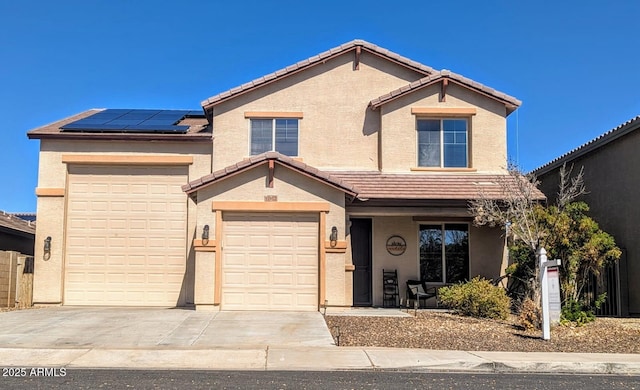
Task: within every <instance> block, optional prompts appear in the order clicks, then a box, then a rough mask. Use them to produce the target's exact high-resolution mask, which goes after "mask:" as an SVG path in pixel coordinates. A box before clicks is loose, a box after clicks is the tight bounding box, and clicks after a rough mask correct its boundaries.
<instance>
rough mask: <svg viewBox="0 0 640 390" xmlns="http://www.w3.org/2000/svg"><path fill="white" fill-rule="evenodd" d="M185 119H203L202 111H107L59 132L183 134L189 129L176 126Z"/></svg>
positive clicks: (70, 125)
mask: <svg viewBox="0 0 640 390" xmlns="http://www.w3.org/2000/svg"><path fill="white" fill-rule="evenodd" d="M186 117H199V118H203V117H204V114H203V113H202V111H190V110H141V109H107V110H103V111H100V112H98V113H95V114H93V115H90V116H88V117H86V118H82V119H79V120H77V121H75V122H71V123H68V124H66V125H64V126H62V127H61V129H62V131H75V132H92V133H93V132H96V133H102V132H113V133H174V134H184V133H186V132H187V130H189V126H179V125H177V123H179V122H180V121H181V120H182V119H184V118H186Z"/></svg>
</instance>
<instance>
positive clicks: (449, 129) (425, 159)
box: [418, 119, 468, 168]
mask: <svg viewBox="0 0 640 390" xmlns="http://www.w3.org/2000/svg"><path fill="white" fill-rule="evenodd" d="M467 146H468V143H467V120H466V119H418V166H420V167H436V168H467V167H468V147H467Z"/></svg>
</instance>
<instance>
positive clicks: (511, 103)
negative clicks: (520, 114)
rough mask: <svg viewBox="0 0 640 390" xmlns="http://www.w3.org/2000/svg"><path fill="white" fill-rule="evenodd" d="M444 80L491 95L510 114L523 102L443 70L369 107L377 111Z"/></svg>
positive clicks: (383, 96)
mask: <svg viewBox="0 0 640 390" xmlns="http://www.w3.org/2000/svg"><path fill="white" fill-rule="evenodd" d="M442 79H448V80H451V81H453V82H455V83H457V84H459V85H461V86H463V87H466V88H469V89H472V90H474V91H477V92H481V93H484V94H486V95H489V96H490V97H492V98H494V99H496V100H499V101H501V102H503V103H505V104H506V105H507V108H508V109H509V110H510V111H509V113H511V112H513V111H514V110H515V109H516V108H518V107H519V106H520V105H521V104H522V102H521V101H520V100H518V99H516V98H514V97H513V96H509V95H507V94H505V93H503V92H500V91H497V90H495V89H493V88H491V87H487V86H486V85H484V84H481V83H478V82H476V81H473V80H471V79H470V78H467V77H464V76H462V75H460V74H457V73H453V72H451V71H449V70H446V69H444V70H442V71H440V72H437V73H434V74H432V75H429V76H427V77H423V78H421V79H420V80H417V81H414V82H412V83H411V84H408V85H405V86H403V87H401V88H398V89H396V90H394V91H391V92H389V93H387V94H385V95H382V96H380V97H378V98H376V99H373V100H372V101H371V102H369V105H370V106H371V107H372V108H373V109H376V108H378V107H380V106H382V105H383V104H385V103H387V102H390V101H392V100H394V99H397V98H398V97H400V96H402V95H405V94H408V93H411V92H414V91H417V90H419V89H422V88H425V87H427V86H429V85H433V84H435V83H437V82H438V81H440V80H442Z"/></svg>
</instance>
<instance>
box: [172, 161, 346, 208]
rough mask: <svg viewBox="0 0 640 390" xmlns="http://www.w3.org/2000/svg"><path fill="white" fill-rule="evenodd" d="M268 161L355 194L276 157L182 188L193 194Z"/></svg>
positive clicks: (188, 193)
mask: <svg viewBox="0 0 640 390" xmlns="http://www.w3.org/2000/svg"><path fill="white" fill-rule="evenodd" d="M269 161H274V162H275V163H277V164H279V165H282V166H284V167H287V168H289V169H291V170H294V171H296V172H298V173H299V174H302V175H304V176H306V177H309V178H310V179H313V180H316V181H319V182H321V183H323V184H325V185H327V186H330V187H333V188H335V189H337V190H339V191H341V192H344V193H345V194H346V195H348V196H349V197H351V198H355V197H356V195H357V192H355V191H353V190H351V189H349V188H346V187H343V186H340V185H339V184H337V183H333V182H331V181H330V180H326V179H324V178H323V177H321V176H318V175H314V174H312V173H311V172H307V171H305V170H304V169H301V168H299V167H297V166H295V165H293V164H288V163H287V162H286V161H282V160H278V159H277V158H273V157H269V158H265V159H264V160H260V161H257V162H255V163H252V164H249V165H246V166H244V167H242V168H240V169H237V170H235V171H233V172H229V173H228V174H225V175H223V176H220V177H214V178H212V179H211V180H209V181H207V182H202V183H199V184H196V185H191V184H190V183H189V184H186V185H184V186H182V190H183V191H184V192H185V193H186V194H187V195H191V194H193V193H195V192H198V191H200V190H201V189H203V188H205V187H208V186H210V185H213V184H214V183H217V182H219V181H222V180H225V179H227V178H230V177H232V176H235V175H238V174H240V173H243V172H246V171H249V170H251V169H254V168H257V167H259V166H262V165H265V164H267V163H268V162H269ZM196 182H197V180H196Z"/></svg>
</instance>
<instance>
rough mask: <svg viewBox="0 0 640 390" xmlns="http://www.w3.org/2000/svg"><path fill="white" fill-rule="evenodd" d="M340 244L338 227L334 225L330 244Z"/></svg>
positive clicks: (332, 245)
mask: <svg viewBox="0 0 640 390" xmlns="http://www.w3.org/2000/svg"><path fill="white" fill-rule="evenodd" d="M337 244H338V228H337V227H335V226H333V227H332V228H331V234H330V235H329V245H331V247H332V248H334V247H335V246H336V245H337Z"/></svg>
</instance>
